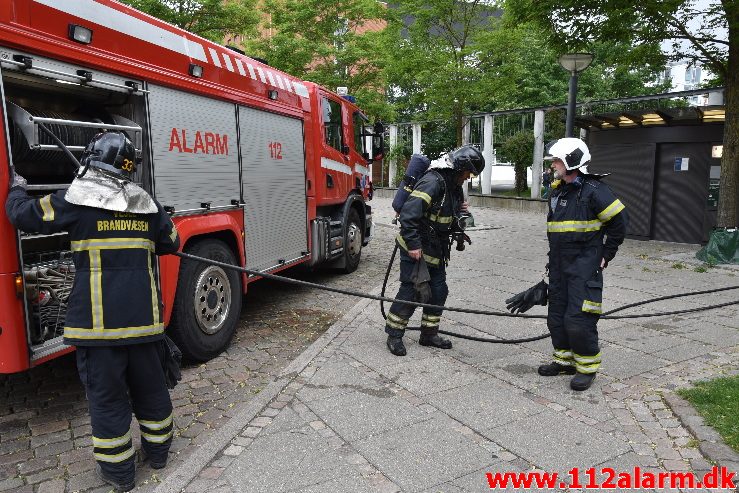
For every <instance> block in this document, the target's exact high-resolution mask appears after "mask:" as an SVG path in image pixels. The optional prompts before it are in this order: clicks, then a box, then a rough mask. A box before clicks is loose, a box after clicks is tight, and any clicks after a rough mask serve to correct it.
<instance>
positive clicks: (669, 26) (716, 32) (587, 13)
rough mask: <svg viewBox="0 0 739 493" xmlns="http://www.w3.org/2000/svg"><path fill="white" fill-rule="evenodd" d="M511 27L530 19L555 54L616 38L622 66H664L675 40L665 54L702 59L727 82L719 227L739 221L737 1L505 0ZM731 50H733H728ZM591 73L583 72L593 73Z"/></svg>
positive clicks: (673, 57) (718, 78) (676, 58)
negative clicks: (664, 49) (659, 48)
mask: <svg viewBox="0 0 739 493" xmlns="http://www.w3.org/2000/svg"><path fill="white" fill-rule="evenodd" d="M504 9H505V12H506V16H507V18H508V19H509V22H510V23H511V24H518V23H532V24H533V25H535V26H537V27H538V28H539V29H541V30H542V32H543V33H544V34H545V35H546V37H547V39H548V41H549V44H550V45H551V46H553V47H554V49H555V50H556V52H557V53H565V52H572V51H582V50H586V51H594V50H595V48H594V47H595V46H597V44H598V43H612V42H613V40H618V42H619V43H621V46H622V47H624V48H626V49H624V50H622V51H619V52H615V53H612V54H613V55H614V56H616V59H618V60H621V63H631V64H632V65H633V63H634V62H639V60H641V61H642V62H641V63H650V60H651V63H661V62H660V54H659V51H657V50H655V46H657V45H659V44H660V43H663V42H669V43H671V44H672V46H671V50H669V52H668V53H669V54H668V55H666V56H663V57H662V58H667V59H669V60H674V61H685V60H687V61H688V62H696V63H700V64H701V65H703V66H704V67H706V68H708V69H709V70H710V71H711V72H713V73H714V74H715V75H716V78H715V80H714V82H720V83H723V85H724V86H725V100H726V123H725V128H724V136H725V137H724V154H723V157H722V159H721V166H722V168H723V169H722V172H721V177H722V179H721V188H720V190H719V197H720V198H719V204H718V214H717V220H716V222H717V226H719V227H729V228H732V227H736V226H737V224H739V211H737V202H736V197H737V194H738V192H737V189H738V187H739V180H737V176H739V155H738V153H739V66H737V64H739V2H738V1H736V0H722V1H712V2H696V1H694V0H638V1H637V0H623V1H618V2H615V1H609V2H603V1H595V0H585V1H583V0H504ZM730 54H731V55H730ZM588 74H589V70H586V71H585V72H583V77H588V76H589V75H588Z"/></svg>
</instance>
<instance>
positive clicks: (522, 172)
mask: <svg viewBox="0 0 739 493" xmlns="http://www.w3.org/2000/svg"><path fill="white" fill-rule="evenodd" d="M501 151H503V153H504V154H505V155H506V157H507V158H508V159H510V160H511V162H512V163H513V167H514V168H515V172H516V184H515V189H516V194H517V195H519V196H520V195H521V193H523V192H525V191H526V189H527V188H528V184H527V183H526V168H528V167H529V166H531V159H532V157H533V155H534V133H533V132H529V131H525V130H521V131H520V132H516V133H515V134H513V135H511V136H510V137H508V139H507V140H506V141H505V142H504V143H503V146H502V149H501Z"/></svg>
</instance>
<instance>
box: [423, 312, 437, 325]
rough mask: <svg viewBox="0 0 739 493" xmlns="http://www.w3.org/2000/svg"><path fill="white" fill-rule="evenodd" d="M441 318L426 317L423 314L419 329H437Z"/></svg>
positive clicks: (434, 316) (426, 315)
mask: <svg viewBox="0 0 739 493" xmlns="http://www.w3.org/2000/svg"><path fill="white" fill-rule="evenodd" d="M440 322H441V317H440V316H438V315H428V314H426V313H424V314H423V315H422V316H421V327H438V326H439V323H440Z"/></svg>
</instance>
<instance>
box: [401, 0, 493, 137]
mask: <svg viewBox="0 0 739 493" xmlns="http://www.w3.org/2000/svg"><path fill="white" fill-rule="evenodd" d="M496 12H497V9H496V8H494V7H491V6H490V5H488V4H487V2H483V1H480V0H467V1H463V0H405V1H403V2H400V3H399V4H398V5H397V8H394V9H392V11H391V15H390V18H389V23H390V24H389V28H388V30H389V33H390V34H391V37H389V39H390V41H391V43H392V46H391V48H392V49H391V52H390V56H389V59H388V61H387V73H388V81H389V83H390V86H391V90H390V91H389V97H390V99H391V102H392V103H393V104H394V105H395V107H396V111H397V112H398V114H399V116H400V118H401V119H405V120H406V121H407V120H408V119H416V120H418V119H421V120H433V119H443V120H449V119H451V120H452V121H453V122H454V128H455V140H456V142H457V145H459V144H461V142H462V128H463V121H464V120H463V119H464V116H465V115H466V114H470V113H472V112H474V109H476V108H479V107H480V105H481V103H482V102H483V101H485V100H486V99H487V98H489V97H490V95H491V94H494V93H495V92H496V91H495V90H494V88H492V87H490V86H489V85H487V83H488V82H489V80H488V79H487V78H486V77H485V74H484V72H483V71H481V70H480V59H479V58H480V52H479V51H478V49H477V46H476V38H477V37H478V36H480V35H481V34H482V33H485V32H486V31H487V30H489V29H491V28H492V26H494V24H495V23H496V20H495V15H496Z"/></svg>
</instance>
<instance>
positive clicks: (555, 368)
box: [538, 361, 575, 377]
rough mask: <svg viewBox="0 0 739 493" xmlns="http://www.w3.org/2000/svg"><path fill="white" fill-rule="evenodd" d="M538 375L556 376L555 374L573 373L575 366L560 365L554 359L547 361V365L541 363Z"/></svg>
mask: <svg viewBox="0 0 739 493" xmlns="http://www.w3.org/2000/svg"><path fill="white" fill-rule="evenodd" d="M538 372H539V375H541V376H542V377H556V376H557V375H574V374H575V367H574V366H568V365H561V364H559V363H557V362H556V361H554V362H552V363H549V364H548V365H541V366H540V367H539V370H538Z"/></svg>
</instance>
